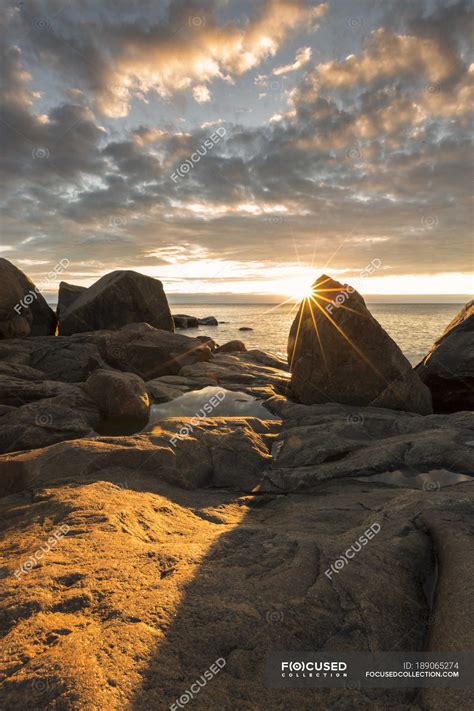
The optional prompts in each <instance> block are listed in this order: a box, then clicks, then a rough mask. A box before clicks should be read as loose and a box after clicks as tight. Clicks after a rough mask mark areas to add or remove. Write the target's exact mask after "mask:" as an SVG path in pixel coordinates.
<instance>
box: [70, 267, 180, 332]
mask: <svg viewBox="0 0 474 711" xmlns="http://www.w3.org/2000/svg"><path fill="white" fill-rule="evenodd" d="M141 322H146V323H149V324H150V325H151V326H154V327H155V328H160V329H163V330H165V331H174V323H173V317H172V316H171V312H170V309H169V306H168V301H167V299H166V295H165V292H164V290H163V285H162V283H161V281H159V280H158V279H153V278H152V277H148V276H145V275H144V274H138V273H137V272H133V271H115V272H111V273H110V274H106V275H105V276H103V277H102V278H101V279H99V281H97V282H96V283H95V284H93V285H92V286H91V287H89V289H86V290H85V291H84V292H83V293H82V294H80V295H79V296H78V298H77V299H75V300H74V301H73V302H72V304H71V305H70V308H69V309H68V310H67V311H66V313H65V314H61V320H60V324H59V334H60V335H62V336H69V335H71V334H73V333H83V332H87V331H97V330H100V329H119V328H121V327H122V326H125V325H127V324H129V323H141Z"/></svg>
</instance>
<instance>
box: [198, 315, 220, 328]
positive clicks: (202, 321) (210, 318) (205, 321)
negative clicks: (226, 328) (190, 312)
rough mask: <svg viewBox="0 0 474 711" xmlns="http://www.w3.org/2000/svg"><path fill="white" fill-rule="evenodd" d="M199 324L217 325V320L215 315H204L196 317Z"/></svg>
mask: <svg viewBox="0 0 474 711" xmlns="http://www.w3.org/2000/svg"><path fill="white" fill-rule="evenodd" d="M198 322H199V325H200V326H218V325H219V322H218V321H217V319H216V317H215V316H205V317H204V318H198Z"/></svg>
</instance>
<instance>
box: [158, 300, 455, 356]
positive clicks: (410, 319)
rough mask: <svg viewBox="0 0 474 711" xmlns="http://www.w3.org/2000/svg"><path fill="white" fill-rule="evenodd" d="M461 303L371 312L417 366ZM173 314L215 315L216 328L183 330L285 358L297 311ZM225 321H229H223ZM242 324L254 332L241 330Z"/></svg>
mask: <svg viewBox="0 0 474 711" xmlns="http://www.w3.org/2000/svg"><path fill="white" fill-rule="evenodd" d="M461 306H462V304H373V303H372V304H368V307H369V309H370V311H371V313H372V314H373V315H374V316H375V318H376V319H377V320H378V321H379V323H380V324H381V325H382V326H383V327H384V329H385V330H386V331H387V332H388V333H389V335H390V336H391V337H392V338H393V339H394V341H395V342H396V343H398V345H399V347H400V348H401V349H402V351H403V353H404V354H405V356H406V357H407V358H408V360H409V361H410V362H411V363H412V364H413V365H415V364H416V363H418V362H419V361H420V360H421V358H422V357H423V356H424V355H425V354H426V352H427V350H428V349H429V348H430V346H431V345H432V343H433V341H435V340H436V338H438V336H440V335H441V334H442V332H443V331H444V329H445V328H446V326H447V325H448V323H449V322H450V321H451V319H452V318H454V316H455V315H456V314H457V313H458V311H459V310H460V308H461ZM171 311H172V313H175V314H177V313H179V314H189V315H190V316H199V317H203V316H215V317H216V318H217V320H218V321H219V322H220V323H219V326H217V327H210V326H201V327H200V328H199V329H196V328H190V329H187V330H186V331H181V333H185V334H187V335H189V336H193V335H198V334H205V335H209V336H212V338H214V340H215V341H217V343H219V344H220V345H221V344H222V343H225V342H226V341H231V340H233V339H239V340H241V341H243V342H244V343H245V345H246V346H247V348H259V349H260V350H263V351H271V352H273V353H276V354H278V355H280V356H285V357H286V343H287V339H288V332H289V330H290V326H291V323H292V321H293V319H294V316H295V311H294V310H292V307H291V306H281V307H279V308H274V306H271V305H265V304H179V305H178V304H174V305H172V306H171ZM222 321H224V322H226V323H221V322H222ZM241 326H248V327H250V328H253V331H239V328H240V327H241Z"/></svg>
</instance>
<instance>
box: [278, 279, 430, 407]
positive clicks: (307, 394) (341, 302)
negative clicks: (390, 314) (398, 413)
mask: <svg viewBox="0 0 474 711" xmlns="http://www.w3.org/2000/svg"><path fill="white" fill-rule="evenodd" d="M288 362H289V364H290V370H291V374H292V377H291V392H292V396H293V397H294V399H295V400H297V401H298V402H301V403H303V404H306V405H311V404H315V403H325V402H338V403H342V404H345V405H361V406H368V405H372V406H373V407H385V408H388V409H392V410H405V411H408V412H418V413H420V414H423V415H425V414H429V413H431V412H432V405H431V395H430V392H429V390H428V388H427V387H426V386H425V385H424V384H423V383H422V382H421V380H420V379H419V377H418V376H417V375H416V373H415V372H414V371H413V369H412V367H411V365H410V363H409V362H408V360H407V359H406V358H405V356H404V355H403V353H402V352H401V350H400V348H399V347H398V346H397V344H396V343H395V342H394V341H393V340H392V339H391V338H390V336H389V335H388V333H386V331H384V329H383V328H382V326H381V325H380V324H379V323H378V322H377V321H376V320H375V318H374V317H373V316H372V314H371V313H370V312H369V310H368V309H367V307H366V305H365V302H364V299H363V298H362V297H361V296H360V294H358V293H357V291H355V289H353V288H352V287H351V286H348V285H343V284H340V283H339V282H337V281H334V280H333V279H331V278H330V277H327V276H321V277H320V278H319V279H318V280H317V281H316V282H315V283H314V285H313V295H312V297H311V298H309V299H304V301H302V303H301V305H300V308H299V311H298V314H297V316H296V318H295V321H294V322H293V325H292V327H291V330H290V336H289V341H288Z"/></svg>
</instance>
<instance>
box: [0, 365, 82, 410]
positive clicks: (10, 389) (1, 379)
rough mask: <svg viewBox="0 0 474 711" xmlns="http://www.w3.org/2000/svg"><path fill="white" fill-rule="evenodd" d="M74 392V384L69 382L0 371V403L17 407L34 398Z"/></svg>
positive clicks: (42, 398) (34, 399)
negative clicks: (20, 375) (14, 375)
mask: <svg viewBox="0 0 474 711" xmlns="http://www.w3.org/2000/svg"><path fill="white" fill-rule="evenodd" d="M30 370H33V368H31V369H30ZM20 372H21V371H20ZM74 392H76V390H75V388H74V386H72V385H70V384H69V383H61V382H57V381H52V380H44V379H43V378H42V379H41V380H38V379H35V380H33V379H32V378H31V377H30V378H28V379H24V378H22V377H13V376H11V375H4V374H2V373H1V372H0V403H1V404H2V405H14V406H16V407H18V406H21V405H25V404H27V403H30V402H35V401H36V400H44V399H45V398H52V397H56V396H58V395H69V394H71V393H74Z"/></svg>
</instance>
